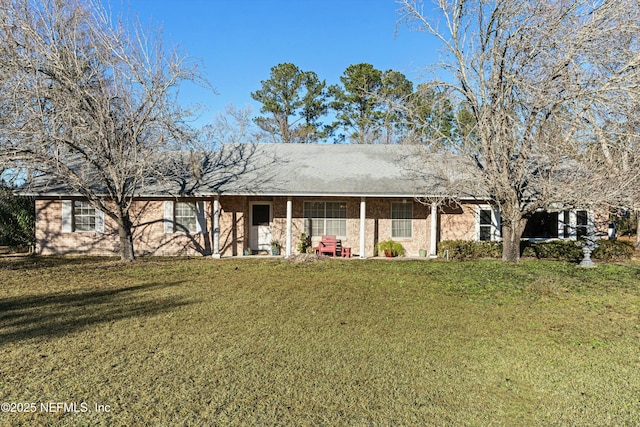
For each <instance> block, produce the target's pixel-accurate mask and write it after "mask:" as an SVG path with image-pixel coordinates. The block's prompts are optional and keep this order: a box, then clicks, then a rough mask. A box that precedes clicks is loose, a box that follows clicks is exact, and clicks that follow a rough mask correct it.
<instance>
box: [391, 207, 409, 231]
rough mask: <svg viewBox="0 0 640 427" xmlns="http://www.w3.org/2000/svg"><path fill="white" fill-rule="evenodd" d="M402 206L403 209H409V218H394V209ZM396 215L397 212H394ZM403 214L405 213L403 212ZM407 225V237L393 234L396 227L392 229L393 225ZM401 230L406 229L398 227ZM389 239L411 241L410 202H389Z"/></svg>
mask: <svg viewBox="0 0 640 427" xmlns="http://www.w3.org/2000/svg"><path fill="white" fill-rule="evenodd" d="M396 206H402V207H403V208H405V207H407V206H408V207H409V212H408V214H409V217H408V218H394V207H396ZM396 213H397V212H396ZM403 213H405V212H404V211H403ZM407 221H408V223H409V235H408V236H400V235H397V234H395V231H396V229H397V228H398V227H394V224H397V225H399V224H406V222H407ZM400 228H401V229H403V230H404V229H406V227H400ZM391 238H393V239H412V238H413V203H411V202H407V201H404V202H391Z"/></svg>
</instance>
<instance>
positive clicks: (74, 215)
mask: <svg viewBox="0 0 640 427" xmlns="http://www.w3.org/2000/svg"><path fill="white" fill-rule="evenodd" d="M62 232H63V233H75V232H79V233H82V232H93V233H104V213H103V212H102V211H101V210H99V209H96V208H94V207H93V206H92V205H91V203H89V201H87V200H63V201H62Z"/></svg>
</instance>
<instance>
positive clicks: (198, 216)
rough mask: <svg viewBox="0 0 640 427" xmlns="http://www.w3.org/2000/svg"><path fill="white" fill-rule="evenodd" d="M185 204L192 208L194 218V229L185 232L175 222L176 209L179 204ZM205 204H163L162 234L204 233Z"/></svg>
mask: <svg viewBox="0 0 640 427" xmlns="http://www.w3.org/2000/svg"><path fill="white" fill-rule="evenodd" d="M182 203H187V204H189V205H191V206H192V207H193V213H194V216H195V229H194V230H186V229H185V227H182V226H180V223H179V221H177V216H176V207H177V206H180V205H179V204H182ZM205 212H206V202H203V201H201V202H198V201H179V202H174V201H173V200H167V201H165V202H164V232H165V234H174V233H175V234H190V235H192V234H203V233H206V230H207V225H206V214H205Z"/></svg>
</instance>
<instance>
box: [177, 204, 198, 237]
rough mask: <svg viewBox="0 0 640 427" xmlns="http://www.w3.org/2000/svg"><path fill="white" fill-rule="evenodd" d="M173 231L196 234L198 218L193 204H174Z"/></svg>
mask: <svg viewBox="0 0 640 427" xmlns="http://www.w3.org/2000/svg"><path fill="white" fill-rule="evenodd" d="M173 215H174V221H175V225H174V226H175V231H178V232H184V233H190V234H193V233H196V232H197V229H198V227H197V224H198V217H197V213H196V204H195V202H176V203H175V204H174V213H173Z"/></svg>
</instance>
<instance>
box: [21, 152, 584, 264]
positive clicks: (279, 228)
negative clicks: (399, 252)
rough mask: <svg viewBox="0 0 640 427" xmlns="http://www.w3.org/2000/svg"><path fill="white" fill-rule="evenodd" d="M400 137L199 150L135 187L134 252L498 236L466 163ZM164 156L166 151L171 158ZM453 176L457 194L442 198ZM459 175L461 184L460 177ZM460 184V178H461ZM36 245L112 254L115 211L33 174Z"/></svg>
mask: <svg viewBox="0 0 640 427" xmlns="http://www.w3.org/2000/svg"><path fill="white" fill-rule="evenodd" d="M417 150H418V148H415V147H414V148H412V147H407V146H398V145H322V144H317V145H311V144H254V145H251V144H234V145H225V146H223V147H222V149H221V150H220V151H219V152H216V153H215V154H214V155H212V156H209V157H203V158H198V159H197V161H196V162H192V163H193V164H195V165H197V167H196V168H195V169H194V170H196V171H197V173H195V174H180V173H176V174H168V175H167V176H166V179H160V178H159V179H155V180H153V181H152V182H148V183H147V184H146V185H145V186H144V188H141V189H140V191H139V194H138V195H137V197H136V198H135V201H134V203H133V206H132V219H133V221H134V247H135V250H136V255H210V256H213V257H221V256H239V255H243V254H247V253H253V254H256V253H270V250H271V243H272V242H274V241H276V242H279V243H280V246H281V250H282V254H283V255H287V256H289V255H291V254H295V253H296V252H297V245H298V242H299V239H300V235H301V233H303V232H305V233H307V235H310V236H311V238H312V241H313V244H314V245H315V244H317V242H318V241H319V240H320V238H321V236H322V235H336V236H337V237H338V238H339V239H341V241H342V245H343V246H344V247H349V248H351V253H352V256H358V257H360V258H366V257H371V256H374V255H375V254H376V253H377V251H376V246H377V243H378V242H380V241H383V240H386V239H393V240H395V241H398V242H400V243H401V244H402V245H403V246H404V248H405V252H406V254H407V255H409V256H417V255H418V254H419V252H420V250H425V251H426V252H427V254H428V255H429V256H432V257H435V256H436V255H437V248H438V242H439V241H442V240H454V239H463V240H498V239H500V213H499V211H498V209H497V207H495V206H494V205H492V204H491V203H490V202H489V201H488V200H489V197H488V195H487V194H483V192H482V190H481V189H480V190H473V188H472V186H471V185H469V184H468V183H472V182H473V179H472V177H471V176H470V172H467V171H465V168H463V167H462V165H461V164H460V163H459V160H458V159H457V158H455V157H452V156H446V155H435V154H433V155H429V156H424V155H423V154H421V153H419V152H418V151H417ZM168 157H171V156H168ZM452 183H453V184H455V185H454V186H455V187H456V193H457V194H456V195H455V200H456V202H455V203H451V202H448V201H447V200H449V196H451V194H450V193H451V190H450V189H451V188H452ZM456 183H459V184H456ZM464 183H467V184H464ZM28 194H30V195H32V196H34V197H35V199H36V202H35V203H36V242H37V243H36V251H37V253H40V254H70V253H82V254H96V255H115V254H117V250H118V244H119V240H118V234H117V229H116V227H115V225H114V224H113V223H112V221H111V220H110V219H109V218H108V217H105V215H104V214H103V213H102V212H100V211H99V210H97V209H94V208H93V207H92V206H91V205H90V204H89V203H88V202H87V201H86V200H85V199H83V198H82V197H80V195H79V194H77V193H74V192H72V191H70V190H69V189H68V188H67V187H65V185H64V184H61V183H53V182H49V181H47V179H46V177H40V178H37V179H36V180H35V181H34V182H33V185H32V186H31V187H30V190H29V191H28ZM592 217H593V215H592V214H591V213H589V212H587V211H575V210H567V211H560V212H554V213H546V212H541V213H540V214H539V215H537V217H536V216H534V218H532V220H531V221H530V226H529V227H528V228H527V230H526V231H525V237H527V238H534V239H536V238H540V239H548V238H561V239H562V238H568V239H575V238H576V237H579V234H580V233H582V231H581V230H583V229H585V230H586V226H587V223H588V222H589V221H590V220H591V221H592Z"/></svg>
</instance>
